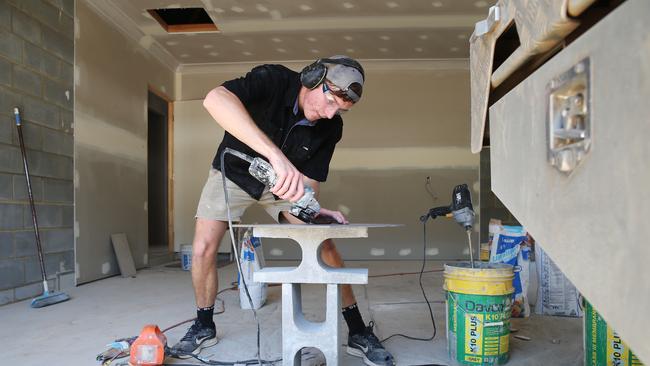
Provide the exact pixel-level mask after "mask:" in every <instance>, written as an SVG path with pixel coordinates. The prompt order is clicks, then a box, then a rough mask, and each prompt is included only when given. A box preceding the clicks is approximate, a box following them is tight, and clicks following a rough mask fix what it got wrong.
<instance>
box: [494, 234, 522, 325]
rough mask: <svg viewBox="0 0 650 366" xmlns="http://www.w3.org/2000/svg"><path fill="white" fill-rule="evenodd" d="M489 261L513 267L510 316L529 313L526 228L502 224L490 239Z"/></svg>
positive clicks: (518, 316) (520, 315) (514, 316)
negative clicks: (512, 292) (513, 290)
mask: <svg viewBox="0 0 650 366" xmlns="http://www.w3.org/2000/svg"><path fill="white" fill-rule="evenodd" d="M490 249H491V252H490V262H492V263H506V264H510V265H511V266H513V268H514V272H515V276H514V278H513V279H512V286H513V287H514V288H515V292H514V294H512V296H513V299H512V317H513V318H526V317H528V316H529V315H530V305H529V303H528V282H529V281H530V250H531V248H530V245H529V244H528V241H527V236H526V230H524V228H523V227H521V226H502V227H501V230H499V231H498V232H497V233H496V234H495V235H494V238H493V240H492V247H491V248H490Z"/></svg>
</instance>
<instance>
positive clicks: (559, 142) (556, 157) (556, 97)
mask: <svg viewBox="0 0 650 366" xmlns="http://www.w3.org/2000/svg"><path fill="white" fill-rule="evenodd" d="M589 66H590V63H589V59H588V58H586V59H584V60H582V61H580V62H579V63H577V64H576V65H574V66H573V67H572V68H571V69H570V70H567V71H565V72H564V73H562V74H561V75H559V76H558V77H556V78H554V79H553V80H551V81H550V82H549V83H548V84H547V86H546V89H547V93H548V99H547V100H548V118H547V120H548V121H547V122H548V123H547V126H548V129H547V131H548V160H549V162H550V163H551V165H553V166H555V168H556V169H557V170H559V171H561V172H563V173H565V174H570V173H571V172H572V171H573V170H574V169H575V168H576V167H577V166H578V164H580V162H581V161H582V160H583V159H584V157H585V155H586V154H587V153H588V152H589V149H590V147H591V120H590V118H589V117H590V104H591V103H590V95H591V94H590V82H589V80H590V79H589Z"/></svg>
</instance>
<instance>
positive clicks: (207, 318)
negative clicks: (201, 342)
mask: <svg viewBox="0 0 650 366" xmlns="http://www.w3.org/2000/svg"><path fill="white" fill-rule="evenodd" d="M213 313H214V305H212V306H210V307H207V308H196V318H197V319H198V321H199V323H201V324H202V325H203V326H206V327H210V328H214V321H213V320H212V315H213Z"/></svg>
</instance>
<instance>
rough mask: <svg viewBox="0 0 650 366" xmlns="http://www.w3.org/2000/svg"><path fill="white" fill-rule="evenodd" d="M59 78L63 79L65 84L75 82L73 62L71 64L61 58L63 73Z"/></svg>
mask: <svg viewBox="0 0 650 366" xmlns="http://www.w3.org/2000/svg"><path fill="white" fill-rule="evenodd" d="M58 79H59V80H61V81H63V83H64V84H65V85H73V84H74V67H73V66H72V64H69V63H67V62H65V61H63V60H61V73H60V75H59V77H58Z"/></svg>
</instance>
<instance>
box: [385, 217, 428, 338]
mask: <svg viewBox="0 0 650 366" xmlns="http://www.w3.org/2000/svg"><path fill="white" fill-rule="evenodd" d="M422 230H423V236H422V268H420V272H419V278H418V282H419V284H420V290H422V296H423V297H424V301H426V303H427V307H429V315H430V316H431V324H432V325H433V335H432V336H431V337H428V338H418V337H413V336H409V335H406V334H402V333H396V334H392V335H390V336H388V337H386V338H384V339H382V340H381V341H380V342H381V343H384V342H386V341H388V340H389V339H391V338H393V337H402V338H406V339H410V340H413V341H422V342H428V341H431V340H433V339H434V338H435V337H436V334H437V329H436V320H435V318H434V317H433V310H432V309H431V303H430V302H429V299H428V298H427V294H426V292H425V291H424V286H422V274H423V273H424V267H425V266H426V263H427V222H426V220H425V221H422Z"/></svg>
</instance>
